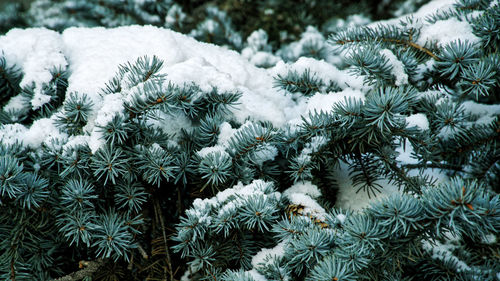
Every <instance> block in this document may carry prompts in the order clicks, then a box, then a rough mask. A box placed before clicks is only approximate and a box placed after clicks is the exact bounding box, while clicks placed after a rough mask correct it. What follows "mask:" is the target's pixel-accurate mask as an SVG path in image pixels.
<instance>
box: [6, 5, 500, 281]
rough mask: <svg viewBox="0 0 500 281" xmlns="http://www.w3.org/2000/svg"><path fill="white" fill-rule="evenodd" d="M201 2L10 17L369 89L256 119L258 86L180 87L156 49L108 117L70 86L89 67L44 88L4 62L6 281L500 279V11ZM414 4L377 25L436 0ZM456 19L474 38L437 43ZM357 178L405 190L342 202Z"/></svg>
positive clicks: (303, 93)
mask: <svg viewBox="0 0 500 281" xmlns="http://www.w3.org/2000/svg"><path fill="white" fill-rule="evenodd" d="M201 2H203V1H194V2H189V1H179V2H174V1H167V0H164V1H152V0H145V1H144V0H143V1H138V0H120V1H116V0H113V1H76V0H67V1H66V0H60V1H45V0H37V1H35V2H34V3H33V4H32V6H31V8H30V9H29V11H27V12H26V11H23V8H22V7H21V6H17V5H10V6H9V9H11V11H15V13H14V12H12V13H11V16H10V17H5V16H2V17H0V26H1V27H2V31H6V30H7V29H9V28H10V27H11V26H13V25H18V26H26V25H28V26H48V27H51V28H54V29H57V30H63V29H65V28H67V27H69V26H107V27H114V26H121V25H128V24H153V25H157V26H164V27H169V28H173V29H175V30H179V31H182V32H184V33H189V34H190V35H191V36H193V37H195V38H196V39H198V40H201V41H207V42H212V43H217V44H219V45H225V46H231V48H233V49H236V50H241V51H242V55H243V56H244V57H246V58H248V59H249V60H250V62H251V63H252V64H254V65H257V66H259V67H261V68H272V67H275V72H273V73H275V77H274V87H275V89H279V90H280V92H281V93H282V94H283V95H287V96H290V97H291V98H290V100H291V101H292V102H295V103H297V104H300V103H301V102H302V103H304V104H306V103H307V102H310V101H311V100H312V99H314V98H318V97H319V98H320V97H322V96H327V95H331V94H339V95H340V92H342V91H345V90H346V89H348V88H349V87H350V86H349V85H348V83H351V81H342V79H340V78H339V79H334V78H332V77H333V76H334V75H329V74H326V73H324V71H325V69H328V70H331V69H334V70H338V69H337V68H336V67H338V68H340V69H341V70H338V71H339V73H341V71H349V72H350V73H352V74H354V75H355V76H358V77H361V81H362V84H363V85H361V86H360V90H359V92H360V93H361V94H363V96H364V98H363V99H355V98H344V99H343V100H342V101H341V102H337V103H335V105H334V106H333V107H332V108H331V109H329V110H322V111H310V112H308V113H307V114H305V115H303V116H302V117H301V118H302V119H301V121H300V122H298V124H296V125H294V124H290V123H288V124H286V125H284V126H276V125H273V124H272V123H271V122H267V121H258V119H257V118H252V117H249V118H247V119H246V120H244V121H241V120H240V119H238V118H236V117H235V114H234V113H235V112H237V111H238V109H239V108H240V107H241V106H242V105H243V106H244V105H245V104H242V103H244V102H245V99H244V98H242V97H244V94H243V93H242V92H240V91H239V90H234V91H228V90H223V89H225V88H223V87H216V86H213V85H208V86H207V85H198V84H196V83H188V82H186V83H178V82H174V80H170V79H169V76H167V75H165V74H164V72H162V69H163V67H164V62H163V61H162V60H161V59H159V58H158V57H155V56H153V57H148V56H143V57H139V58H137V59H136V60H135V61H130V62H124V64H122V65H120V66H119V69H118V71H117V73H116V74H115V76H114V77H113V78H112V79H110V80H109V81H108V83H107V84H106V85H105V86H104V87H103V88H102V89H101V90H100V93H99V95H100V97H101V98H102V100H101V102H102V103H103V108H104V107H105V108H106V109H107V110H101V111H99V112H96V111H95V107H94V105H95V104H94V102H95V100H93V99H92V96H94V95H91V94H95V93H83V92H74V91H70V90H68V89H70V88H69V83H70V82H71V70H72V69H73V68H72V64H71V63H72V62H71V60H69V61H68V62H69V65H67V66H65V67H62V68H55V69H51V70H50V77H49V78H50V79H48V80H47V82H46V83H33V84H25V83H22V81H23V76H24V75H25V73H24V72H23V69H22V66H16V65H15V64H14V63H13V61H16V58H12V57H8V56H6V55H4V54H3V53H0V132H2V133H4V135H0V278H1V279H2V280H52V279H55V280H81V279H85V280H176V279H179V278H180V277H181V275H182V274H184V278H191V280H249V281H250V280H337V281H338V280H498V278H499V277H498V272H499V271H500V266H499V264H500V260H499V257H498V250H499V246H498V245H499V243H498V236H499V233H498V232H499V229H500V212H499V209H500V197H499V195H498V193H499V192H500V189H499V187H500V176H499V175H500V152H499V151H500V147H499V140H500V115H499V111H498V110H497V109H495V108H498V104H499V102H500V92H499V89H500V78H499V77H500V76H499V73H500V56H499V55H498V49H499V43H500V39H499V37H498V36H499V34H498V30H499V23H500V8H499V7H500V6H499V4H498V3H497V2H496V1H489V0H460V1H458V2H457V3H455V4H454V6H453V8H452V9H450V10H449V11H445V12H442V11H441V12H437V13H435V14H433V15H431V16H430V17H427V18H425V19H424V18H418V17H415V18H412V17H406V18H402V19H401V21H400V22H394V21H391V22H388V23H384V24H371V25H365V24H364V23H368V22H369V21H370V19H367V18H357V19H353V18H350V19H347V20H346V22H348V23H345V22H344V23H341V21H340V20H339V19H338V18H335V17H345V16H346V15H344V14H342V13H344V12H345V13H348V12H350V9H346V10H345V11H342V12H339V13H338V14H336V15H335V16H332V15H329V14H327V13H324V12H322V13H318V16H317V17H316V18H311V17H310V15H308V13H315V12H316V11H319V10H324V11H328V10H330V9H334V8H338V6H337V5H340V4H343V2H339V3H330V2H328V1H325V2H324V3H323V2H322V1H300V3H298V4H297V5H296V6H293V7H288V6H287V5H285V4H284V3H282V2H280V1H258V2H257V3H255V4H254V5H243V3H242V2H241V1H233V0H230V1H229V0H228V1H225V2H221V3H215V4H216V5H213V4H214V3H208V4H205V5H201V4H202V3H201ZM327 2H328V3H327ZM389 2H391V1H389ZM404 3H405V4H403V5H401V6H399V7H400V8H399V10H397V11H394V10H393V11H392V12H391V11H386V10H383V11H376V12H374V11H373V10H372V16H373V18H374V19H378V18H383V17H385V16H386V15H387V14H388V15H393V14H398V13H402V11H407V10H412V9H414V8H412V7H411V6H415V5H417V4H418V3H420V1H407V2H404ZM365 4H366V3H365ZM381 7H383V5H382V6H381ZM301 10H302V11H304V13H305V14H304V15H303V17H300V18H299V19H297V18H292V17H288V15H289V14H298V12H297V11H301ZM55 11H61V14H57V15H56V14H55ZM236 11H240V13H237V12H236ZM242 14H247V15H249V16H250V15H251V16H255V17H260V18H261V20H262V21H261V22H259V23H258V24H257V25H256V26H253V25H252V24H250V23H249V24H248V25H245V24H243V23H242V21H243V19H242V17H241V15H242ZM18 15H28V16H26V17H24V16H20V17H18ZM272 15H276V17H279V16H280V15H281V17H282V19H280V18H277V19H276V20H274V19H273V17H272ZM23 17H24V18H23ZM20 18H23V19H22V20H20ZM356 21H357V22H356ZM349 22H352V24H350V23H349ZM360 22H361V23H360ZM309 24H311V25H314V26H317V27H318V28H315V27H313V26H309V27H307V25H309ZM443 24H457V25H466V26H467V27H469V29H468V30H470V32H468V31H467V30H466V31H467V32H464V33H463V34H460V35H461V36H458V37H460V38H457V39H456V40H448V41H439V40H438V41H432V40H430V39H433V38H430V37H432V36H430V35H429V34H430V33H432V32H431V31H433V30H435V29H436V28H437V27H439V26H440V25H443ZM295 26H298V27H297V28H295ZM5 27H8V28H5ZM260 27H262V28H263V29H259V30H257V29H258V28H260ZM255 30H257V31H255ZM291 30H293V32H292V31H291ZM240 32H241V34H243V35H241V34H240ZM323 32H333V33H332V34H330V35H329V37H328V39H327V37H325V36H324V33H323ZM285 33H286V34H285ZM282 34H284V35H282ZM247 36H248V37H247ZM246 37H247V40H246V44H244V43H243V41H242V38H246ZM429 38H430V39H429ZM434 39H436V38H434ZM438 39H439V38H438ZM292 40H296V41H295V42H292ZM1 47H2V46H0V48H1ZM304 57H307V58H304ZM285 61H286V62H289V64H286V63H285ZM295 61H297V62H295ZM294 62H295V63H294ZM220 63H222V62H220ZM307 63H309V64H308V66H310V67H304V64H307ZM285 64H286V65H287V66H290V67H283V66H284V65H285ZM331 64H334V65H335V66H336V67H333V66H332V65H331ZM213 67H214V68H216V67H217V65H214V66H213ZM294 67H296V68H294ZM328 67H329V68H328ZM261 70H262V69H259V71H261ZM282 70H284V72H283V71H282ZM262 71H266V70H262ZM321 71H323V72H321ZM342 73H343V72H342ZM350 77H352V76H350ZM175 81H177V80H175ZM341 81H342V82H343V83H341ZM352 83H356V81H352ZM107 105H109V107H106V106H107ZM415 119H418V121H421V122H420V123H422V122H423V123H425V126H424V125H422V124H418V125H419V126H415V124H414V123H415V122H412V123H411V124H410V121H411V120H415ZM172 120H173V121H172ZM238 120H239V121H238ZM52 121H53V122H54V123H53V124H54V126H52V127H53V128H52V127H50V126H49V125H51V124H52ZM169 122H176V123H177V124H176V125H178V126H180V127H182V129H181V130H179V133H177V134H176V135H174V134H173V132H172V131H171V130H170V129H169V125H171V124H168V123H169ZM44 125H46V126H45V127H44ZM28 127H31V128H33V127H35V128H42V129H47V130H49V129H51V130H53V132H54V134H53V135H52V136H51V138H50V139H49V140H47V141H44V142H43V143H42V144H41V146H39V147H38V146H34V145H32V144H31V143H29V142H28V143H22V142H19V141H18V139H16V138H15V137H11V136H16V135H19V134H22V133H23V132H26V130H27V128H28ZM49 127H50V128H49ZM228 132H229V133H228ZM401 147H403V148H404V149H406V151H411V158H412V160H413V161H411V162H408V161H402V160H401V155H400V154H401ZM341 167H347V169H348V178H349V180H350V181H352V186H350V188H352V189H355V190H356V192H362V193H367V194H368V195H369V196H370V197H372V196H377V195H378V194H379V193H380V192H381V191H382V190H383V189H384V188H386V186H387V183H388V184H392V185H395V186H397V187H398V188H399V191H400V192H397V193H394V194H391V195H390V196H388V197H385V198H382V199H378V200H374V201H373V202H371V203H370V204H369V206H367V207H366V208H364V209H361V210H357V211H354V210H345V209H340V208H337V207H335V206H334V204H335V202H336V201H337V197H338V196H339V194H338V192H339V189H340V181H341V179H339V177H338V172H339V170H341ZM431 170H432V171H433V172H430V171H431ZM436 171H437V172H439V173H440V174H441V175H444V177H445V178H446V179H445V180H441V181H439V180H438V179H437V178H436V177H435V175H436V173H437V172H436ZM202 198H206V199H202ZM190 206H192V207H190ZM77 265H78V266H79V267H80V268H77ZM58 278H59V279H58Z"/></svg>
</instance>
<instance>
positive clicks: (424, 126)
mask: <svg viewBox="0 0 500 281" xmlns="http://www.w3.org/2000/svg"><path fill="white" fill-rule="evenodd" d="M406 123H408V127H414V126H416V127H418V128H420V129H421V130H428V129H429V120H428V119H427V116H426V115H425V114H423V113H416V114H413V115H410V116H408V117H406Z"/></svg>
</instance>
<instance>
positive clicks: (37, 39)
mask: <svg viewBox="0 0 500 281" xmlns="http://www.w3.org/2000/svg"><path fill="white" fill-rule="evenodd" d="M0 53H3V54H4V56H5V57H6V58H7V63H8V64H9V65H16V66H18V67H20V68H22V70H23V73H24V76H23V79H22V81H21V86H31V85H32V84H33V83H34V84H35V94H36V92H37V91H41V87H42V85H43V84H44V83H48V82H49V81H50V80H51V79H52V74H51V70H53V69H57V68H63V69H64V68H65V67H66V66H67V65H68V63H67V61H66V58H65V55H64V44H63V42H62V40H61V35H60V34H59V33H58V32H55V31H52V30H48V29H46V28H31V29H17V28H16V29H12V30H10V31H9V32H8V33H7V34H6V35H5V36H0Z"/></svg>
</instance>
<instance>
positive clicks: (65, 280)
mask: <svg viewBox="0 0 500 281" xmlns="http://www.w3.org/2000/svg"><path fill="white" fill-rule="evenodd" d="M103 263H104V261H103V260H102V259H97V260H95V261H80V263H79V267H80V268H81V269H80V270H78V271H75V272H73V273H70V274H68V275H65V276H63V277H59V278H56V279H53V280H52V281H77V280H82V279H83V278H85V277H87V276H91V275H92V274H94V272H96V271H97V270H98V269H99V267H101V266H102V264H103Z"/></svg>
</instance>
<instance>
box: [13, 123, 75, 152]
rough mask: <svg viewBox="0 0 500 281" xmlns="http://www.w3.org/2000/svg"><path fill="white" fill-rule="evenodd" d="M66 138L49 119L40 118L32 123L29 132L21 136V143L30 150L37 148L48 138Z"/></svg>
mask: <svg viewBox="0 0 500 281" xmlns="http://www.w3.org/2000/svg"><path fill="white" fill-rule="evenodd" d="M61 137H62V138H66V137H67V135H66V134H65V133H62V132H60V131H59V129H58V128H57V127H56V125H55V124H54V120H52V119H50V118H41V119H38V120H36V121H35V122H33V124H32V125H31V127H30V128H29V130H27V131H26V132H25V133H24V134H23V136H22V140H23V143H24V144H26V145H28V146H29V147H30V148H37V147H39V146H40V145H41V144H42V143H43V142H44V141H45V140H49V139H50V138H61Z"/></svg>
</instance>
